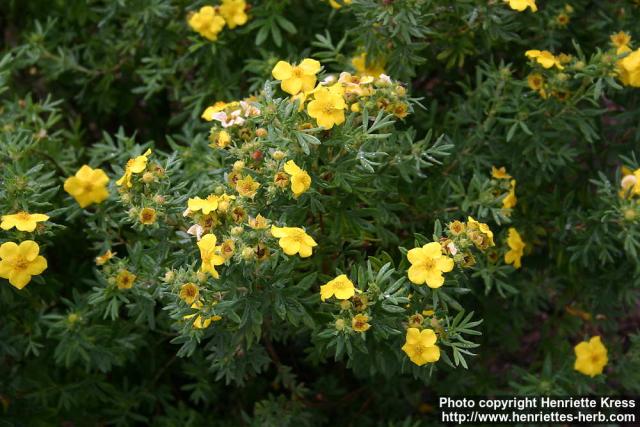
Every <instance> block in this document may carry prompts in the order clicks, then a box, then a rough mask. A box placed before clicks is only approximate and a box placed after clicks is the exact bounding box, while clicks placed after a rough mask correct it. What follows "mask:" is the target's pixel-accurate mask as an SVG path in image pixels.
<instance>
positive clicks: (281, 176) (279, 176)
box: [273, 172, 289, 188]
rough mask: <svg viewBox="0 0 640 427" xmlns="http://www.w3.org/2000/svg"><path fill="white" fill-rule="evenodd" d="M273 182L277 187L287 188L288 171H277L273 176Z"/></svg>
mask: <svg viewBox="0 0 640 427" xmlns="http://www.w3.org/2000/svg"><path fill="white" fill-rule="evenodd" d="M273 183H274V184H275V185H276V187H279V188H285V187H286V186H287V185H289V177H288V176H287V174H286V172H276V174H275V175H274V176H273Z"/></svg>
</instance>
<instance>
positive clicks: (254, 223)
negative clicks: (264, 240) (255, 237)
mask: <svg viewBox="0 0 640 427" xmlns="http://www.w3.org/2000/svg"><path fill="white" fill-rule="evenodd" d="M268 226H269V224H268V223H267V219H266V218H265V217H263V216H262V215H260V214H258V216H256V217H255V218H252V217H251V218H249V227H251V228H253V229H254V230H262V229H264V228H267V227H268Z"/></svg>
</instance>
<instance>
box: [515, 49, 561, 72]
mask: <svg viewBox="0 0 640 427" xmlns="http://www.w3.org/2000/svg"><path fill="white" fill-rule="evenodd" d="M524 54H525V56H526V57H527V58H529V59H531V60H533V61H535V62H536V63H538V64H540V65H542V67H543V68H551V67H553V66H555V67H556V68H558V69H559V70H562V69H564V67H563V66H562V63H561V61H560V60H561V58H560V57H559V56H555V55H554V54H553V53H551V52H549V51H548V50H536V49H533V50H528V51H526V52H525V53H524Z"/></svg>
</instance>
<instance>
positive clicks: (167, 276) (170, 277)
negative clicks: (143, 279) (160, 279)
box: [164, 270, 176, 283]
mask: <svg viewBox="0 0 640 427" xmlns="http://www.w3.org/2000/svg"><path fill="white" fill-rule="evenodd" d="M175 278H176V273H175V271H173V270H167V272H166V273H164V282H165V283H172V282H173V281H174V280H175Z"/></svg>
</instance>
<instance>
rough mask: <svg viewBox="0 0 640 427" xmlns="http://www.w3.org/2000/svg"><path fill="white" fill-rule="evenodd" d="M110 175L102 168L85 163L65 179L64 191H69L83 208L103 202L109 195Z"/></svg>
mask: <svg viewBox="0 0 640 427" xmlns="http://www.w3.org/2000/svg"><path fill="white" fill-rule="evenodd" d="M108 183H109V177H108V176H107V174H106V173H104V171H103V170H102V169H92V168H91V167H90V166H88V165H83V166H82V167H81V168H80V169H78V171H77V172H76V174H75V175H74V176H71V177H69V178H67V179H66V180H65V181H64V191H66V192H67V193H69V194H70V195H71V196H72V197H73V198H74V199H76V202H78V204H79V205H80V207H81V208H86V207H87V206H89V205H90V204H92V203H102V202H103V201H104V200H106V199H107V197H109V191H108V190H107V184H108Z"/></svg>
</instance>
